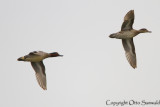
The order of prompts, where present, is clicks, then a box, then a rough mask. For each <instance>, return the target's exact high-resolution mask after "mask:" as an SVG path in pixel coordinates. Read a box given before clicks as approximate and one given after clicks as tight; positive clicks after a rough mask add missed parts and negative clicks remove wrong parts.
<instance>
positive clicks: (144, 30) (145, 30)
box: [139, 28, 151, 33]
mask: <svg viewBox="0 0 160 107" xmlns="http://www.w3.org/2000/svg"><path fill="white" fill-rule="evenodd" d="M139 32H140V33H151V31H149V30H147V29H145V28H143V29H140V30H139Z"/></svg>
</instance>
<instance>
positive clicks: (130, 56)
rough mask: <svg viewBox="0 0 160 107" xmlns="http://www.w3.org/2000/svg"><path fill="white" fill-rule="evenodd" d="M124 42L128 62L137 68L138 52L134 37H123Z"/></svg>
mask: <svg viewBox="0 0 160 107" xmlns="http://www.w3.org/2000/svg"><path fill="white" fill-rule="evenodd" d="M122 44H123V47H124V50H125V54H126V58H127V60H128V62H129V63H130V65H131V66H132V67H133V68H136V67H137V64H136V53H135V47H134V43H133V38H132V39H122Z"/></svg>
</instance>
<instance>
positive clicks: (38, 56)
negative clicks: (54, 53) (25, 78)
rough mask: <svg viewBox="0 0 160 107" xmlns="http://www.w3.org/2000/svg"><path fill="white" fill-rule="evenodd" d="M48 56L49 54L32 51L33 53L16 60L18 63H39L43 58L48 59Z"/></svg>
mask: <svg viewBox="0 0 160 107" xmlns="http://www.w3.org/2000/svg"><path fill="white" fill-rule="evenodd" d="M49 55H50V54H49V53H46V52H43V51H34V52H30V53H29V54H28V55H25V56H23V57H20V58H19V59H18V60H19V61H28V62H39V61H42V60H43V59H45V58H48V57H49Z"/></svg>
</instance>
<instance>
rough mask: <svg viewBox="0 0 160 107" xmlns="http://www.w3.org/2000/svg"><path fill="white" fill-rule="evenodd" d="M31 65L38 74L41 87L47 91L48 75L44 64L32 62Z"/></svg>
mask: <svg viewBox="0 0 160 107" xmlns="http://www.w3.org/2000/svg"><path fill="white" fill-rule="evenodd" d="M31 65H32V67H33V69H34V71H35V73H36V78H37V81H38V83H39V85H40V87H42V88H43V89H44V90H47V86H46V85H47V82H46V73H45V66H44V64H43V62H42V61H40V62H31Z"/></svg>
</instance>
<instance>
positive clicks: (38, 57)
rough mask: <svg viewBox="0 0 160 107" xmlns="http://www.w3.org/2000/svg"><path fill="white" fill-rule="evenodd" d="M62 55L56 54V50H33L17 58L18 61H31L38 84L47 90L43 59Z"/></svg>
mask: <svg viewBox="0 0 160 107" xmlns="http://www.w3.org/2000/svg"><path fill="white" fill-rule="evenodd" d="M58 56H63V55H60V54H58V52H52V53H46V52H43V51H33V52H30V53H29V54H28V55H25V56H23V57H20V58H18V59H17V60H18V61H26V62H31V65H32V67H33V69H34V71H35V75H36V79H37V82H38V84H39V86H40V87H41V88H42V89H43V90H47V82H46V73H45V66H44V64H43V60H44V59H46V58H49V57H58Z"/></svg>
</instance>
